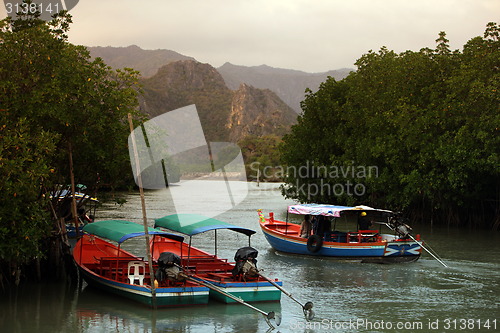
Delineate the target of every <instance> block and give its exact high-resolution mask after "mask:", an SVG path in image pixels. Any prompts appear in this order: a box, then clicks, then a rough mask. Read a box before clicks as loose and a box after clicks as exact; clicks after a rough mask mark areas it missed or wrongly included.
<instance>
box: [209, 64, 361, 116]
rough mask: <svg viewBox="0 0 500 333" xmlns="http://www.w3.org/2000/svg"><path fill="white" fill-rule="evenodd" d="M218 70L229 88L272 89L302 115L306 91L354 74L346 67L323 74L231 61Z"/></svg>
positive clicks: (314, 89)
mask: <svg viewBox="0 0 500 333" xmlns="http://www.w3.org/2000/svg"><path fill="white" fill-rule="evenodd" d="M217 70H218V71H219V73H221V75H222V77H223V78H224V81H225V82H226V84H227V86H228V87H229V88H230V89H233V90H234V89H237V88H238V87H239V86H240V84H242V83H246V84H249V85H252V86H254V87H256V88H261V89H269V90H272V91H274V92H275V93H276V95H278V96H279V97H280V98H281V99H282V100H283V101H284V102H285V103H287V104H288V105H289V106H290V107H292V109H294V110H295V111H296V112H301V109H300V102H301V101H302V100H303V99H304V96H305V90H306V88H309V89H311V90H312V91H316V90H318V88H319V85H320V84H321V82H324V81H326V79H327V78H328V76H331V77H333V78H335V79H336V80H341V79H343V78H345V77H346V76H347V75H348V74H349V73H350V72H351V71H352V69H349V68H343V69H339V70H331V71H328V72H323V73H306V72H302V71H297V70H291V69H283V68H274V67H270V66H267V65H261V66H253V67H247V66H237V65H233V64H230V63H228V62H227V63H225V64H224V65H222V66H221V67H219V68H217Z"/></svg>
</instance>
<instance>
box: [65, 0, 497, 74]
mask: <svg viewBox="0 0 500 333" xmlns="http://www.w3.org/2000/svg"><path fill="white" fill-rule="evenodd" d="M499 12H500V1H498V0H440V1H435V0H419V1H405V0H352V1H345V0H329V1H305V0H272V1H269V0H207V1H202V0H183V1H173V0H148V1H137V0H85V1H80V2H79V3H78V5H77V6H76V7H75V8H74V9H73V10H72V11H71V14H72V15H73V21H74V24H73V25H72V28H71V31H70V34H69V35H70V41H71V42H73V43H76V44H83V45H88V46H108V45H111V46H128V45H131V44H136V45H139V46H140V47H142V48H146V49H159V48H162V49H170V50H174V51H177V52H179V53H182V54H185V55H188V56H192V57H194V58H196V59H197V60H198V61H201V62H207V63H210V64H211V65H213V66H216V67H217V66H220V65H222V64H223V63H224V62H226V61H229V62H231V63H234V64H239V65H247V66H253V65H261V64H267V65H270V66H274V67H283V68H292V69H299V70H304V71H310V72H319V71H327V70H330V69H336V68H341V67H354V65H353V64H354V62H355V61H356V59H358V58H359V57H361V55H363V54H364V53H366V52H368V50H370V49H372V50H378V49H379V48H380V47H382V46H387V47H388V48H389V49H391V50H394V51H396V52H403V51H405V50H414V51H418V50H419V49H421V48H423V47H434V46H435V39H436V38H437V36H438V33H439V32H440V31H445V32H446V33H447V36H448V39H449V40H450V46H451V47H452V48H459V49H461V48H462V46H463V45H464V44H465V43H466V42H467V41H468V40H469V39H471V38H473V37H475V36H479V35H482V33H483V32H484V29H485V26H486V23H488V22H490V21H498V13H499Z"/></svg>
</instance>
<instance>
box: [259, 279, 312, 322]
mask: <svg viewBox="0 0 500 333" xmlns="http://www.w3.org/2000/svg"><path fill="white" fill-rule="evenodd" d="M258 274H259V276H260V277H262V278H263V279H265V280H266V281H267V282H269V283H270V284H272V285H273V286H275V287H276V288H278V289H279V290H281V292H282V293H283V294H285V295H287V296H288V297H290V298H291V299H292V300H293V301H295V302H296V303H297V304H299V305H300V306H301V307H302V312H304V316H305V317H306V320H307V321H309V320H312V319H314V316H315V313H314V311H313V309H312V308H313V306H314V304H313V302H306V304H302V303H300V302H299V301H298V300H297V299H295V298H294V297H293V296H292V294H290V293H289V292H288V291H286V290H285V289H283V287H282V286H280V285H279V284H277V283H276V282H274V281H273V280H271V279H269V278H268V277H266V276H264V275H262V274H261V273H260V272H258Z"/></svg>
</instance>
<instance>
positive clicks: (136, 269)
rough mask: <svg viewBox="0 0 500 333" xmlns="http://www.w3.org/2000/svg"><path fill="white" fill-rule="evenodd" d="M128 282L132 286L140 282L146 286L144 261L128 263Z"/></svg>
mask: <svg viewBox="0 0 500 333" xmlns="http://www.w3.org/2000/svg"><path fill="white" fill-rule="evenodd" d="M127 274H128V280H129V283H130V284H135V281H136V280H137V281H139V285H141V286H143V285H144V276H145V275H146V263H145V262H144V261H129V263H128V272H127Z"/></svg>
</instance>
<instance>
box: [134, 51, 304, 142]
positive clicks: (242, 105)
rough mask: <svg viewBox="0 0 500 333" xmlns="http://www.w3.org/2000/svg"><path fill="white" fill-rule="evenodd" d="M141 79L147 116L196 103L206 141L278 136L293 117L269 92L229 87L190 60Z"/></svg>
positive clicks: (213, 72) (207, 68)
mask: <svg viewBox="0 0 500 333" xmlns="http://www.w3.org/2000/svg"><path fill="white" fill-rule="evenodd" d="M142 84H143V87H144V96H143V98H142V99H141V108H142V109H143V110H144V111H145V112H147V113H148V114H149V115H150V116H156V115H158V114H161V113H163V112H166V111H170V110H174V109H176V108H179V107H183V106H186V105H189V104H196V107H197V109H198V113H199V115H200V120H201V123H202V126H203V129H204V132H205V136H206V139H207V141H232V142H237V141H239V140H240V139H242V138H244V137H246V136H248V135H257V136H260V135H267V134H277V135H282V134H284V133H285V132H286V131H287V130H288V129H289V128H290V126H291V125H292V124H293V123H295V121H296V117H297V114H296V113H295V112H294V111H293V110H292V109H291V108H290V107H289V106H288V105H286V104H285V103H284V102H283V101H281V100H280V98H279V97H278V96H277V95H276V94H275V93H274V92H272V91H270V90H268V89H257V88H254V87H252V86H250V85H246V84H242V85H241V86H240V87H239V89H238V90H236V91H233V90H231V89H229V88H228V87H227V86H226V84H225V81H224V79H223V78H222V76H221V75H220V74H219V72H218V71H217V70H216V69H215V68H213V67H212V66H210V65H208V64H202V63H199V62H196V61H194V60H183V61H176V62H172V63H169V64H168V65H165V66H163V67H161V68H160V69H159V70H158V72H157V73H156V75H154V76H152V77H150V78H147V79H143V80H142Z"/></svg>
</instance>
